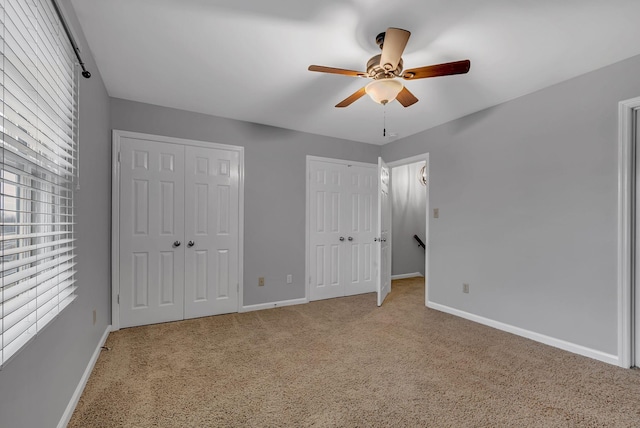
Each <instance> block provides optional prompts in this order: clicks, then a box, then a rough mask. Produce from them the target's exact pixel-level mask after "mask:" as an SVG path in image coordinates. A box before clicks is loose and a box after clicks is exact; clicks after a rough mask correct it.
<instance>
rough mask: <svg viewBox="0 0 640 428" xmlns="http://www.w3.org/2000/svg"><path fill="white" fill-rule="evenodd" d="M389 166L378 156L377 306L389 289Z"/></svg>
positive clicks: (380, 303)
mask: <svg viewBox="0 0 640 428" xmlns="http://www.w3.org/2000/svg"><path fill="white" fill-rule="evenodd" d="M390 177H391V174H390V172H389V167H388V166H387V164H386V163H385V162H384V161H383V160H382V158H381V157H379V158H378V230H377V232H378V233H377V235H378V237H377V238H376V239H377V240H378V242H379V244H380V251H378V306H381V305H382V302H384V299H385V297H387V294H389V292H390V291H391V200H390V198H389V189H390V186H389V184H390V183H389V179H390Z"/></svg>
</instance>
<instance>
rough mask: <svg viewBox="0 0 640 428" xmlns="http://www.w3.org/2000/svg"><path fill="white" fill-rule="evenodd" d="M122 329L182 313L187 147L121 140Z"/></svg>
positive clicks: (177, 316)
mask: <svg viewBox="0 0 640 428" xmlns="http://www.w3.org/2000/svg"><path fill="white" fill-rule="evenodd" d="M120 156H121V161H120V171H121V174H120V201H121V202H120V213H119V216H120V235H119V239H120V253H119V254H120V257H119V258H120V260H119V263H120V278H119V280H120V296H119V300H120V326H121V327H131V326H135V325H144V324H153V323H159V322H166V321H174V320H179V319H182V317H183V314H184V304H183V301H184V273H183V272H184V249H185V246H184V244H183V243H182V242H181V241H182V240H183V236H184V211H183V206H184V192H183V189H184V148H183V147H182V146H180V145H176V144H167V143H160V142H155V141H154V142H150V141H146V140H136V139H132V138H122V139H121V147H120Z"/></svg>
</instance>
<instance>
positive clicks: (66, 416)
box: [58, 325, 111, 428]
mask: <svg viewBox="0 0 640 428" xmlns="http://www.w3.org/2000/svg"><path fill="white" fill-rule="evenodd" d="M109 332H111V326H110V325H108V326H107V328H106V330H105V331H104V334H103V335H102V337H101V338H100V342H99V343H98V346H97V347H96V350H95V351H93V355H92V356H91V359H90V360H89V364H87V368H86V369H85V370H84V373H83V375H82V377H81V378H80V382H79V383H78V386H77V387H76V390H75V391H74V393H73V395H72V396H71V400H70V401H69V404H68V405H67V408H66V409H65V411H64V413H63V414H62V418H61V419H60V422H59V423H58V428H65V427H66V426H67V424H68V423H69V421H70V420H71V416H73V411H74V410H75V409H76V406H77V405H78V401H80V397H81V396H82V391H84V387H85V386H86V385H87V381H88V380H89V376H91V372H92V371H93V367H94V366H95V365H96V361H98V357H99V356H100V351H101V350H102V347H103V346H104V343H105V342H106V341H107V337H108V336H109Z"/></svg>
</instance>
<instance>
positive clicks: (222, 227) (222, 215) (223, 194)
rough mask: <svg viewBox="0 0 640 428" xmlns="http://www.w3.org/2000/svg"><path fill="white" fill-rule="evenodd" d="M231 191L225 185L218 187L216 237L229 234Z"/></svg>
mask: <svg viewBox="0 0 640 428" xmlns="http://www.w3.org/2000/svg"><path fill="white" fill-rule="evenodd" d="M230 196H231V189H230V188H229V186H226V185H218V231H217V233H218V235H228V234H229V221H230V217H231V201H230Z"/></svg>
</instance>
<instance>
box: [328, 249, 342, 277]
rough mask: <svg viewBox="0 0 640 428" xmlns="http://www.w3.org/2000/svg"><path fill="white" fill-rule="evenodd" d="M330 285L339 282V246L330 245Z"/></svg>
mask: <svg viewBox="0 0 640 428" xmlns="http://www.w3.org/2000/svg"><path fill="white" fill-rule="evenodd" d="M330 269H331V285H338V284H340V248H339V247H338V246H337V245H332V246H331V266H330Z"/></svg>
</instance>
